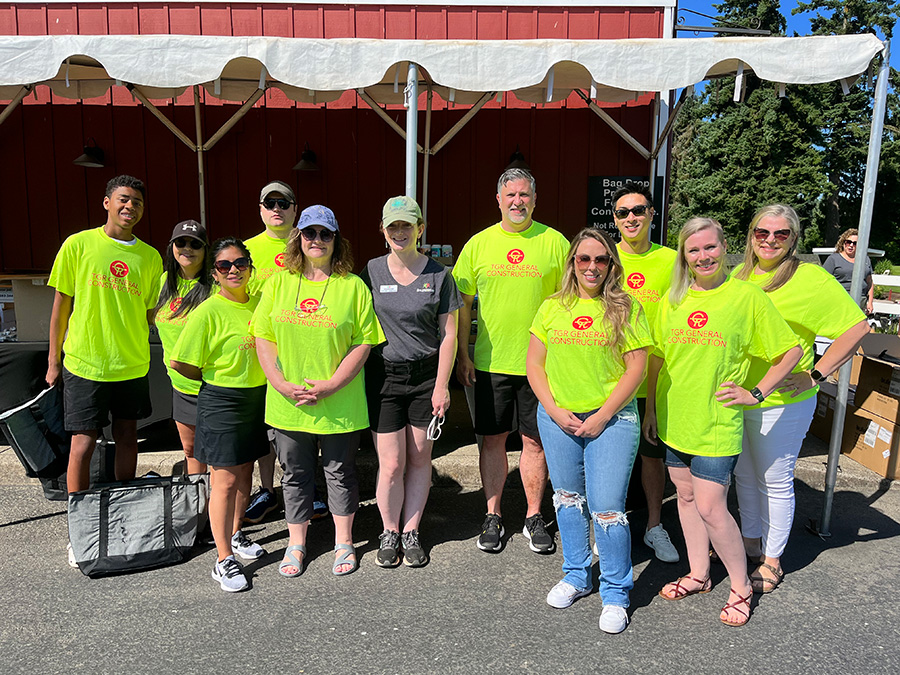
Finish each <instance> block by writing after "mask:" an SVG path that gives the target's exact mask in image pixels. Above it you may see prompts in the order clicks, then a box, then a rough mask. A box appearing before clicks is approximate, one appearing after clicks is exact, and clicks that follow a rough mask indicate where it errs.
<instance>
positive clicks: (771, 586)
mask: <svg viewBox="0 0 900 675" xmlns="http://www.w3.org/2000/svg"><path fill="white" fill-rule="evenodd" d="M761 567H765V568H766V569H767V570H769V571H770V572H771V573H772V574H774V575H775V578H774V579H767V578H766V577H764V576H763V575H762V574H759V576H756V577H754V576H753V575H752V574H751V575H750V587H751V588H752V589H753V592H754V593H771V592H772V591H774V590H775V589H776V588H778V584H780V583H781V581H782V579H784V570H781V569H776V568H775V567H773V566H772V565H770V564H769V563H767V562H760V563H759V567H758V568H757V569H756V573H759V570H760V568H761Z"/></svg>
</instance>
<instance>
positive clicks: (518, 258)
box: [506, 248, 525, 265]
mask: <svg viewBox="0 0 900 675" xmlns="http://www.w3.org/2000/svg"><path fill="white" fill-rule="evenodd" d="M506 259H507V260H509V262H511V263H512V264H513V265H518V264H519V263H520V262H522V261H523V260H525V253H523V252H522V249H519V248H514V249H513V250H511V251H510V252H509V253H507V254H506Z"/></svg>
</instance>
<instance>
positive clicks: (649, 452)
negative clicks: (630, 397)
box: [635, 398, 666, 459]
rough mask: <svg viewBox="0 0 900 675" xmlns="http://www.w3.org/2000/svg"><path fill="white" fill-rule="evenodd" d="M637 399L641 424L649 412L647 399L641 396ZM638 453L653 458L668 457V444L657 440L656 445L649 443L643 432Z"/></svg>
mask: <svg viewBox="0 0 900 675" xmlns="http://www.w3.org/2000/svg"><path fill="white" fill-rule="evenodd" d="M635 400H636V401H637V407H638V421H639V423H640V424H643V423H644V415H645V414H646V413H647V399H645V398H639V399H635ZM638 454H639V455H640V456H641V457H649V458H652V459H665V458H666V446H665V444H664V443H663V442H662V441H659V440H658V441H657V442H656V445H653V444H652V443H649V442H648V441H647V439H646V438H644V434H643V433H641V440H640V441H639V442H638Z"/></svg>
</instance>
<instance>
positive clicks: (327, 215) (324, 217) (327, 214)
mask: <svg viewBox="0 0 900 675" xmlns="http://www.w3.org/2000/svg"><path fill="white" fill-rule="evenodd" d="M310 225H321V226H322V227H324V228H325V229H326V230H331V231H332V232H340V231H341V228H339V227H338V222H337V218H335V217H334V211H332V210H331V209H329V208H328V207H327V206H322V205H321V204H314V205H313V206H307V207H306V208H305V209H303V211H302V212H301V213H300V217H299V218H298V219H297V229H298V230H303V229H305V228H307V227H309V226H310Z"/></svg>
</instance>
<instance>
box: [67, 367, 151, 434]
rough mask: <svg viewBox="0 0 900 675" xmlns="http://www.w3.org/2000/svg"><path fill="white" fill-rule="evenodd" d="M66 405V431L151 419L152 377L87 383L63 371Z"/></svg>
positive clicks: (90, 429) (96, 428) (88, 381)
mask: <svg viewBox="0 0 900 675" xmlns="http://www.w3.org/2000/svg"><path fill="white" fill-rule="evenodd" d="M63 406H64V408H65V412H66V431H74V432H78V431H99V430H100V429H102V428H103V427H105V426H106V425H107V424H109V416H110V414H112V417H113V419H118V420H142V419H144V418H146V417H150V413H151V410H152V409H151V406H150V378H149V377H148V376H147V375H144V376H143V377H138V378H136V379H134V380H122V381H120V382H97V381H96V380H86V379H85V378H83V377H79V376H78V375H75V374H73V373H70V372H69V371H68V370H66V369H65V368H63Z"/></svg>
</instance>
